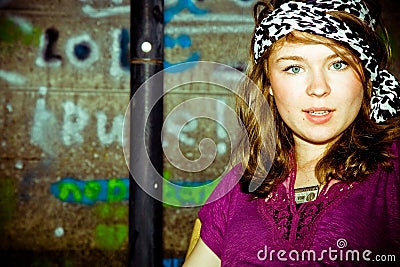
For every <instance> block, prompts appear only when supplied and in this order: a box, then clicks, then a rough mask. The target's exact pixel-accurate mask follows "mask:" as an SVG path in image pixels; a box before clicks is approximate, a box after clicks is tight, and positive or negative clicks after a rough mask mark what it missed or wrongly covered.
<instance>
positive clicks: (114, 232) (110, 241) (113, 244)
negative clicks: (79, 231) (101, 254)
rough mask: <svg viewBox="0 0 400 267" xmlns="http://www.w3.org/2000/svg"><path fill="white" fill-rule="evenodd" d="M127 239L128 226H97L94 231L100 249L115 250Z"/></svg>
mask: <svg viewBox="0 0 400 267" xmlns="http://www.w3.org/2000/svg"><path fill="white" fill-rule="evenodd" d="M127 237H128V226H127V225H125V224H114V225H105V224H99V225H97V226H96V230H95V240H96V243H97V246H98V247H99V248H100V249H107V250H117V249H119V248H120V247H121V246H122V245H123V243H124V241H125V240H126V239H127Z"/></svg>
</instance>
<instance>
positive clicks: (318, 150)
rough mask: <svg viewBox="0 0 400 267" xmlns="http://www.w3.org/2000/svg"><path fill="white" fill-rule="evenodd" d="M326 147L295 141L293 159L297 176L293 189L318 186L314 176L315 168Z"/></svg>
mask: <svg viewBox="0 0 400 267" xmlns="http://www.w3.org/2000/svg"><path fill="white" fill-rule="evenodd" d="M326 148H327V145H326V144H324V145H319V144H312V143H308V142H305V141H303V140H295V159H296V166H297V176H296V182H295V187H307V186H313V185H318V184H319V182H318V179H317V177H316V176H315V166H316V165H317V162H318V161H319V160H320V159H321V158H322V156H323V154H324V152H325V150H326Z"/></svg>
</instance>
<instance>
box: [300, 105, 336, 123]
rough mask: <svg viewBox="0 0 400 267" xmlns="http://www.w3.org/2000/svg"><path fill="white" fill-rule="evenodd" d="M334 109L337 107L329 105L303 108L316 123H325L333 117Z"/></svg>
mask: <svg viewBox="0 0 400 267" xmlns="http://www.w3.org/2000/svg"><path fill="white" fill-rule="evenodd" d="M334 111H335V109H332V108H327V107H318V108H315V107H313V108H308V109H304V110H303V112H305V114H306V118H307V119H308V120H309V121H310V122H312V123H314V124H323V123H326V122H328V121H329V120H330V119H331V118H332V116H333V112H334Z"/></svg>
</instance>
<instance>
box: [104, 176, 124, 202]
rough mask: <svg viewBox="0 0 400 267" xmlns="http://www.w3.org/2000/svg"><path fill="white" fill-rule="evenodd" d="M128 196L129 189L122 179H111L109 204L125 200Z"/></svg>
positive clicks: (109, 183) (108, 189)
mask: <svg viewBox="0 0 400 267" xmlns="http://www.w3.org/2000/svg"><path fill="white" fill-rule="evenodd" d="M127 194H128V187H127V186H126V184H125V183H124V182H123V181H121V180H120V179H111V180H110V181H109V182H108V188H107V197H108V200H109V202H117V201H122V200H125V198H126V195H127Z"/></svg>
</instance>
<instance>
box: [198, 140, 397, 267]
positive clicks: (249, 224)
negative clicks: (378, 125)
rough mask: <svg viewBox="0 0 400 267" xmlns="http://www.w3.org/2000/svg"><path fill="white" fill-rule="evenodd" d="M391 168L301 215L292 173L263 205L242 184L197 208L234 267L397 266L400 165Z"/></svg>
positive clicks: (328, 195)
mask: <svg viewBox="0 0 400 267" xmlns="http://www.w3.org/2000/svg"><path fill="white" fill-rule="evenodd" d="M392 151H393V153H394V154H395V155H396V156H398V155H399V154H400V153H399V152H400V143H393V145H392ZM393 164H394V171H392V172H390V173H387V172H385V171H383V170H381V169H380V168H379V169H378V170H377V171H376V172H375V173H373V174H372V175H370V176H369V177H368V178H367V179H366V180H364V181H363V182H353V183H345V182H336V183H332V184H330V186H329V187H327V186H325V187H324V189H322V191H321V192H320V194H319V195H318V197H317V199H316V200H314V201H312V202H306V203H303V204H301V206H300V207H299V208H297V207H296V203H295V200H294V182H295V177H296V173H295V172H293V173H291V174H290V175H289V177H288V178H287V179H286V181H285V182H283V183H282V184H280V185H278V186H277V187H276V188H275V189H274V190H273V191H272V192H271V193H270V195H269V196H268V197H267V198H266V199H256V200H250V195H249V194H245V193H243V192H241V191H240V186H239V184H237V185H235V186H234V188H233V189H232V190H231V191H230V192H229V193H227V194H225V195H224V196H222V197H221V198H219V199H218V200H216V201H214V202H211V203H208V204H205V205H204V206H203V207H202V208H201V209H200V211H199V218H200V220H201V222H202V227H201V238H202V239H203V241H204V242H205V243H206V244H207V245H208V246H209V247H210V248H211V250H212V251H214V253H215V254H217V256H218V257H219V258H220V259H221V261H222V266H229V267H234V266H240V267H246V266H290V265H292V266H299V265H307V266H318V265H325V264H327V263H330V264H332V265H336V266H337V265H340V266H363V265H368V264H370V265H373V262H372V261H377V260H381V261H383V260H386V265H385V266H387V264H393V265H396V266H399V265H400V253H399V252H400V193H399V192H400V173H399V158H397V159H393ZM239 170H240V169H239V167H235V168H233V169H232V170H231V171H230V172H229V173H228V174H227V175H226V176H225V177H224V179H223V180H222V182H221V183H220V184H219V185H218V186H217V188H216V190H215V191H214V192H213V195H214V196H213V197H215V196H216V195H217V194H218V191H220V192H221V190H222V189H221V188H222V187H223V186H226V183H229V181H237V175H238V173H239ZM220 186H221V187H220ZM325 188H328V189H325ZM280 250H282V251H280ZM393 255H394V256H395V259H394V258H393ZM394 260H396V261H395V262H393V261H394ZM368 261H370V262H368ZM388 261H391V262H388ZM375 263H376V262H375Z"/></svg>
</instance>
